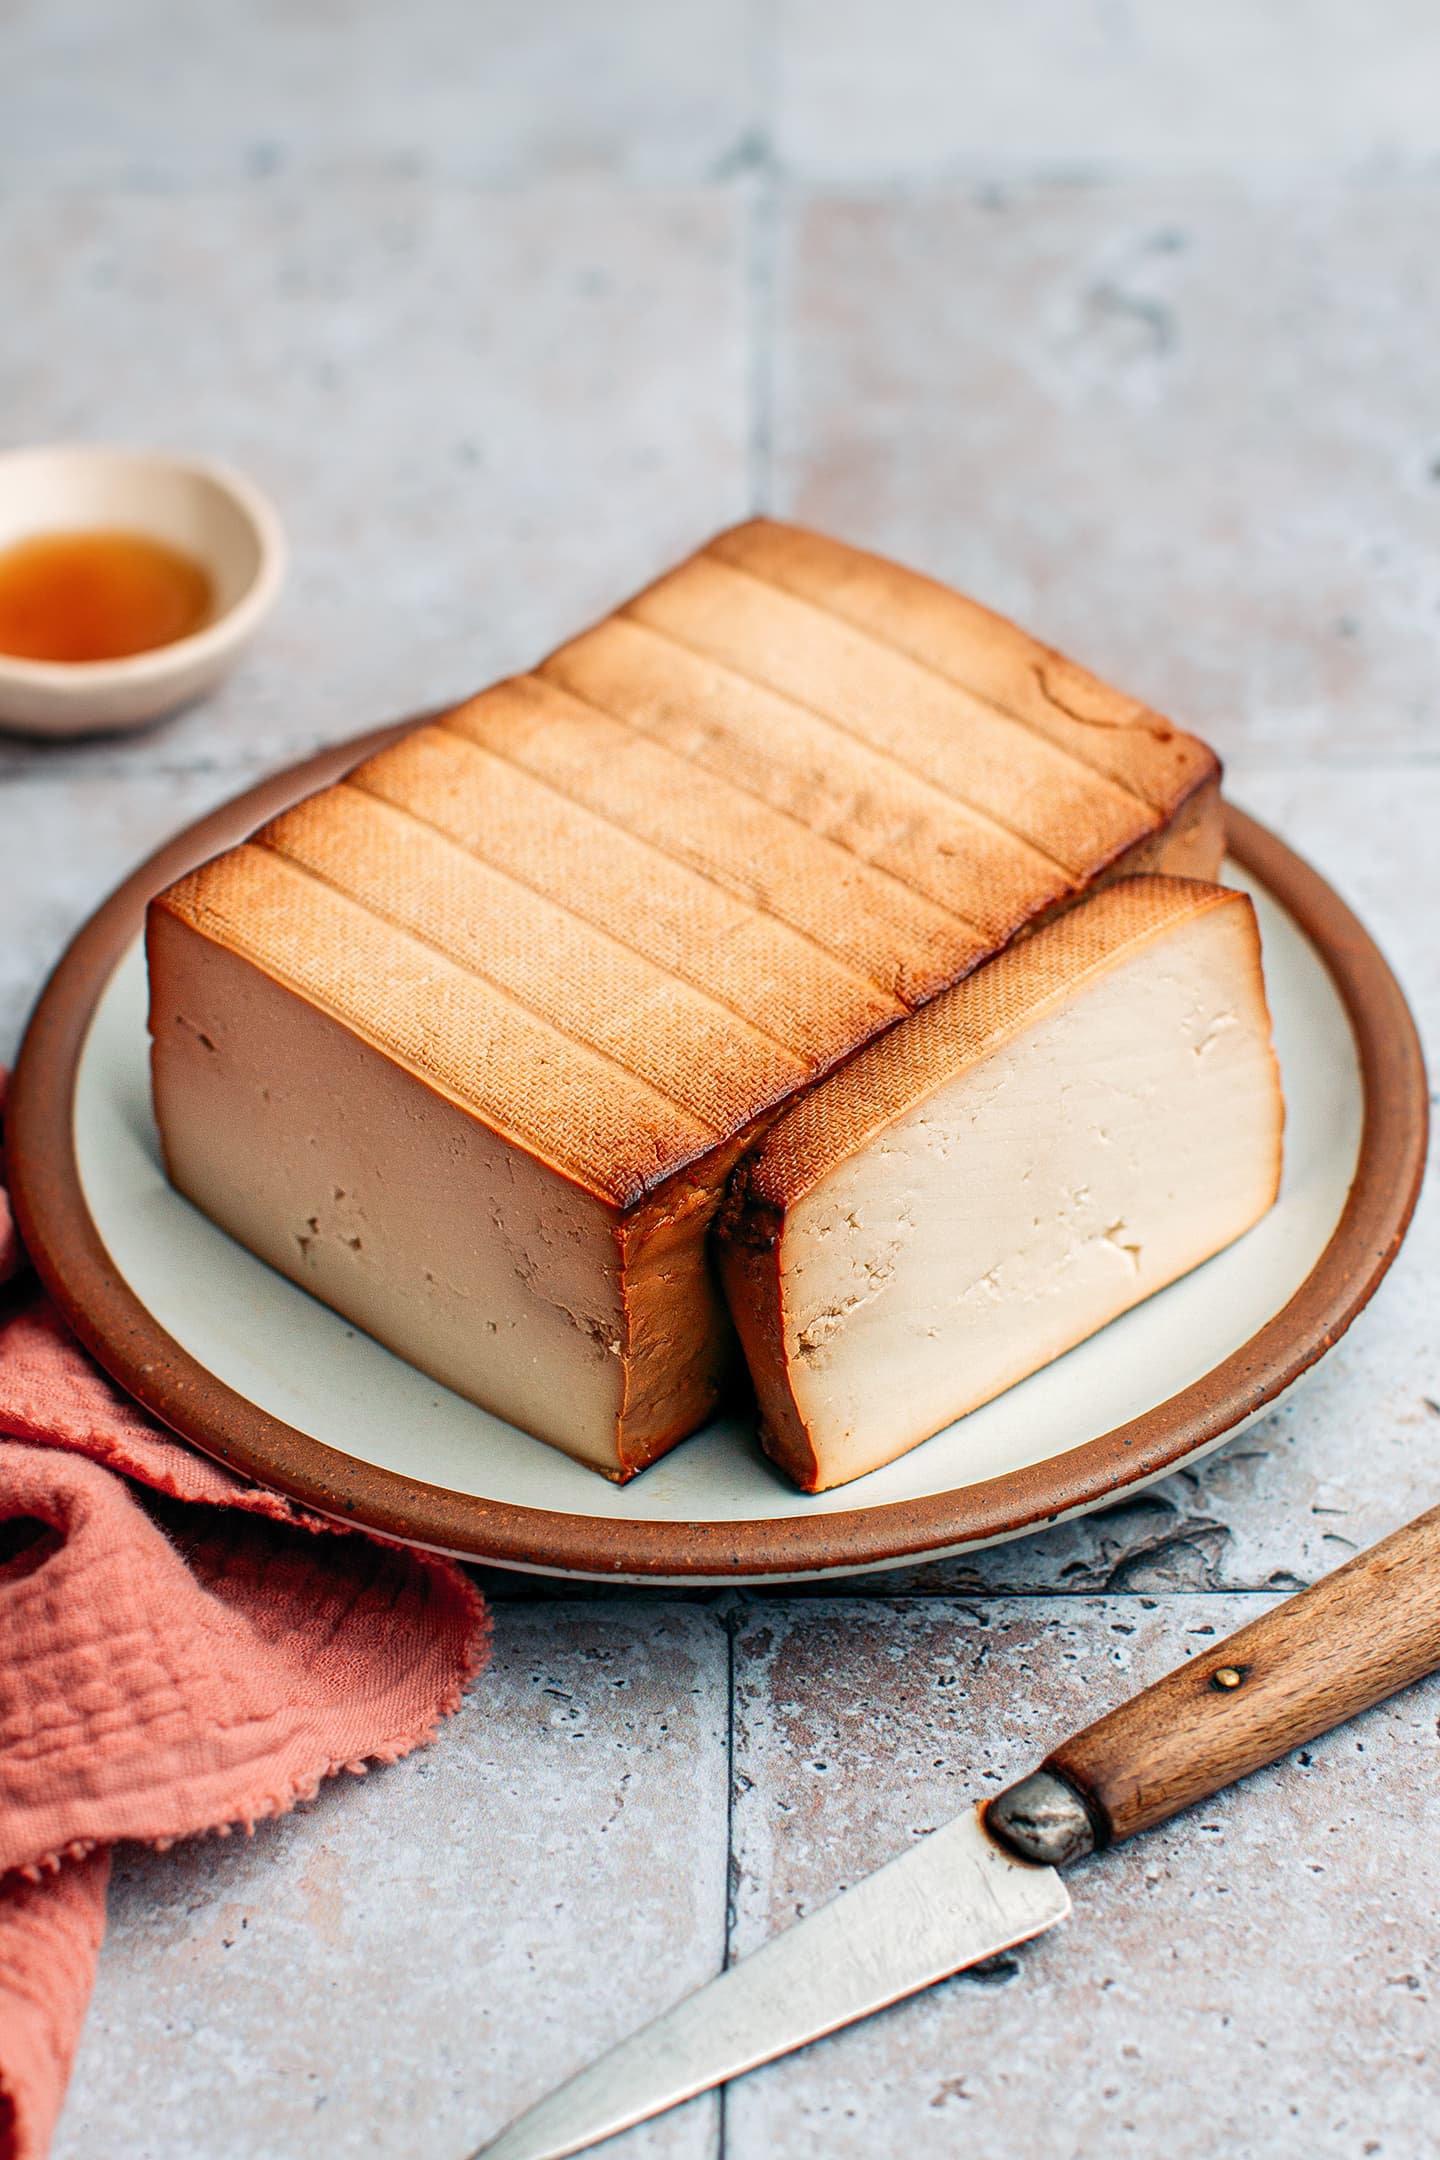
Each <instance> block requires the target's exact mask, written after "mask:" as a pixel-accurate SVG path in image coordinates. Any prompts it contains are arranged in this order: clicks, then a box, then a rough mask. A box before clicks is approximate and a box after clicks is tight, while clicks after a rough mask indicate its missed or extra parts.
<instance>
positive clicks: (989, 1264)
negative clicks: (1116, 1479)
mask: <svg viewBox="0 0 1440 2160" xmlns="http://www.w3.org/2000/svg"><path fill="white" fill-rule="evenodd" d="M1282 1118H1283V1111H1282V1107H1281V1103H1280V1098H1279V1091H1278V1087H1277V1084H1276V1075H1275V1066H1274V1059H1273V1055H1272V1052H1271V1049H1270V1036H1269V1017H1268V1013H1267V1011H1266V1007H1265V1002H1264V995H1263V990H1262V988H1261V984H1260V976H1259V971H1258V968H1257V966H1256V964H1255V955H1254V946H1253V929H1251V927H1250V917H1249V914H1248V911H1242V910H1241V909H1240V908H1239V907H1233V908H1221V909H1216V910H1213V911H1211V912H1210V913H1208V914H1204V915H1201V916H1199V917H1198V918H1197V919H1193V920H1187V921H1185V922H1183V923H1182V924H1180V925H1179V926H1178V927H1177V928H1175V929H1174V930H1172V931H1170V932H1169V933H1168V934H1166V935H1164V936H1161V937H1159V938H1157V939H1155V940H1154V941H1152V942H1151V943H1150V944H1148V945H1146V946H1144V947H1142V948H1141V949H1140V951H1139V952H1138V953H1136V954H1134V955H1133V956H1127V957H1126V958H1125V959H1124V961H1123V963H1122V964H1118V965H1116V966H1115V967H1114V968H1113V969H1112V970H1111V971H1110V972H1108V973H1106V974H1103V975H1101V976H1100V977H1098V979H1093V980H1091V981H1090V982H1089V983H1087V984H1085V985H1084V986H1083V987H1082V988H1080V989H1079V990H1078V992H1077V994H1076V995H1075V996H1074V997H1073V998H1071V999H1069V1000H1067V1001H1066V1002H1064V1003H1062V1004H1060V1005H1059V1006H1054V1007H1051V1008H1050V1009H1048V1010H1046V1011H1044V1012H1043V1013H1042V1015H1041V1016H1040V1017H1039V1018H1038V1019H1037V1020H1036V1021H1035V1022H1034V1023H1033V1024H1032V1025H1030V1026H1028V1027H1026V1028H1025V1029H1024V1030H1023V1032H1021V1033H1020V1034H1018V1035H1016V1036H1015V1037H1013V1038H1012V1039H1011V1040H1009V1041H1007V1042H1005V1043H1003V1044H1002V1045H1001V1046H1000V1047H999V1048H997V1049H996V1050H995V1051H994V1052H993V1053H992V1054H991V1055H989V1056H987V1057H985V1058H983V1059H982V1060H981V1061H980V1062H979V1063H977V1064H973V1065H971V1066H969V1067H968V1068H967V1069H965V1070H962V1071H960V1072H958V1073H957V1074H956V1075H955V1076H954V1077H953V1078H952V1079H950V1080H948V1081H946V1082H945V1083H944V1084H942V1085H941V1086H940V1087H939V1088H938V1089H937V1090H936V1091H935V1092H934V1093H933V1094H931V1095H929V1096H927V1097H926V1099H924V1100H923V1101H920V1102H917V1103H915V1104H914V1105H913V1106H911V1107H910V1108H909V1109H907V1110H906V1111H905V1112H904V1113H903V1114H902V1115H900V1116H899V1117H897V1118H896V1120H895V1121H894V1122H893V1123H892V1124H891V1125H889V1126H888V1127H887V1128H886V1129H885V1130H884V1131H883V1132H881V1133H880V1134H879V1135H877V1136H875V1137H873V1138H872V1139H871V1140H869V1141H868V1142H867V1144H866V1145H864V1146H863V1147H862V1148H861V1149H860V1150H859V1152H858V1153H855V1154H853V1155H852V1156H850V1157H849V1158H848V1159H847V1160H844V1161H842V1162H840V1163H839V1164H838V1165H837V1166H836V1167H835V1168H834V1169H833V1170H831V1171H829V1172H828V1173H827V1174H825V1175H824V1176H822V1178H821V1179H820V1181H819V1182H818V1183H817V1184H816V1185H815V1186H814V1187H813V1188H812V1189H811V1190H810V1191H809V1192H808V1193H807V1194H805V1195H804V1196H803V1197H802V1198H801V1199H799V1200H798V1201H797V1202H795V1203H794V1204H793V1205H792V1206H791V1208H790V1209H789V1210H788V1211H787V1214H786V1218H785V1225H784V1230H783V1235H782V1245H781V1252H780V1283H781V1298H782V1324H783V1335H784V1367H785V1372H786V1375H787V1379H788V1385H789V1390H790V1393H791V1395H792V1396H793V1401H794V1408H795V1411H796V1412H797V1413H798V1416H799V1419H800V1421H801V1422H802V1424H803V1425H804V1427H805V1428H806V1429H807V1431H808V1434H809V1437H810V1441H811V1445H812V1447H813V1449H814V1452H815V1455H816V1460H817V1472H818V1474H817V1476H816V1479H815V1485H816V1489H821V1488H823V1487H825V1486H829V1485H836V1484H840V1483H843V1482H844V1481H845V1480H847V1479H849V1478H853V1477H857V1476H859V1475H860V1474H861V1473H862V1472H864V1471H867V1470H870V1469H873V1468H875V1467H876V1466H878V1465H879V1464H881V1463H884V1462H888V1461H890V1460H892V1459H893V1457H895V1456H896V1455H898V1454H900V1453H902V1452H903V1451H904V1450H905V1449H907V1448H909V1447H912V1446H914V1445H915V1444H916V1443H917V1442H918V1441H920V1440H923V1439H925V1438H927V1437H928V1436H929V1435H930V1434H931V1433H934V1432H937V1431H939V1430H940V1429H941V1428H942V1427H943V1426H945V1425H948V1424H949V1423H951V1422H952V1420H954V1419H955V1418H958V1417H961V1416H963V1415H964V1414H965V1413H966V1412H967V1411H969V1410H972V1409H975V1408H976V1407H977V1406H978V1405H979V1404H981V1403H984V1402H987V1401H988V1400H989V1399H990V1398H991V1397H992V1396H994V1395H998V1394H999V1393H1000V1392H1001V1391H1002V1390H1003V1389H1005V1388H1007V1387H1010V1386H1011V1385H1012V1384H1013V1383H1014V1382H1016V1381H1017V1380H1020V1379H1022V1378H1024V1377H1025V1376H1026V1375H1027V1374H1029V1373H1031V1372H1034V1371H1036V1370H1037V1369H1038V1368H1039V1367H1040V1366H1042V1365H1045V1364H1047V1363H1049V1361H1050V1360H1051V1359H1052V1358H1055V1357H1058V1356H1059V1355H1060V1354H1061V1352H1062V1351H1065V1350H1067V1349H1069V1348H1070V1347H1071V1346H1072V1345H1073V1344H1075V1343H1078V1342H1081V1341H1083V1340H1084V1339H1085V1337H1087V1336H1089V1335H1091V1334H1093V1333H1094V1332H1095V1330H1096V1329H1097V1328H1100V1327H1103V1326H1104V1325H1105V1324H1106V1322H1107V1321H1109V1320H1112V1319H1114V1318H1115V1317H1116V1315H1117V1314H1119V1313H1122V1312H1124V1311H1126V1310H1127V1309H1128V1308H1129V1307H1130V1306H1132V1305H1135V1304H1137V1303H1138V1302H1139V1301H1140V1300H1141V1299H1142V1298H1146V1297H1149V1296H1150V1295H1151V1294H1152V1292H1154V1291H1156V1290H1159V1289H1161V1288H1163V1287H1164V1285H1165V1284H1167V1283H1170V1282H1173V1281H1174V1280H1175V1279H1176V1277H1177V1276H1180V1275H1183V1274H1185V1273H1186V1272H1187V1271H1188V1270H1189V1269H1190V1268H1193V1267H1195V1266H1197V1265H1198V1264H1199V1263H1200V1262H1201V1261H1203V1260H1206V1259H1208V1258H1209V1257H1210V1256H1211V1255H1212V1254H1213V1253H1215V1252H1218V1251H1219V1250H1220V1249H1221V1248H1222V1247H1223V1246H1225V1245H1227V1244H1229V1243H1230V1242H1231V1241H1232V1240H1233V1239H1234V1238H1236V1237H1238V1236H1239V1235H1240V1234H1241V1233H1242V1232H1243V1231H1245V1230H1247V1229H1248V1228H1249V1227H1250V1225H1251V1224H1252V1223H1254V1222H1255V1221H1256V1220H1257V1218H1258V1217H1259V1216H1260V1215H1262V1214H1263V1213H1264V1212H1265V1210H1266V1209H1267V1208H1268V1207H1269V1205H1270V1204H1271V1201H1272V1200H1273V1198H1274V1195H1275V1189H1276V1183H1277V1177H1278V1166H1279V1154H1280V1137H1281V1123H1282Z"/></svg>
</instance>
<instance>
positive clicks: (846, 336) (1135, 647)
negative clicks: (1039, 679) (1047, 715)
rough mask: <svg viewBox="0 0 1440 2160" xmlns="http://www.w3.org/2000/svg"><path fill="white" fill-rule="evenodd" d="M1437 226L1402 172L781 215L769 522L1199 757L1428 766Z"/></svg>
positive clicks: (1437, 567) (1426, 198)
mask: <svg viewBox="0 0 1440 2160" xmlns="http://www.w3.org/2000/svg"><path fill="white" fill-rule="evenodd" d="M1437 210H1440V191H1437V188H1436V187H1435V186H1434V184H1420V183H1416V184H1413V185H1412V184H1408V183H1397V184H1395V185H1382V184H1376V185H1365V186H1355V187H1351V188H1341V187H1337V186H1334V185H1331V184H1328V183H1326V184H1317V185H1316V186H1314V187H1312V188H1308V189H1306V190H1304V191H1299V192H1297V191H1294V190H1291V189H1286V188H1279V187H1272V186H1267V185H1264V184H1262V183H1256V184H1255V185H1253V186H1250V185H1240V184H1235V183H1229V184H1226V185H1224V186H1213V185H1211V184H1209V183H1198V182H1196V183H1187V184H1180V183H1175V182H1170V183H1158V182H1135V183H1127V184H1123V185H1122V184H1116V185H1113V186H1099V187H1094V188H1086V187H1058V186H1051V187H1036V188H1022V189H1019V190H1011V189H1008V188H1004V187H995V186H991V187H985V188H977V189H972V190H969V191H951V192H948V193H941V194H937V195H930V196H924V197H920V198H918V199H915V198H900V199H896V200H860V201H856V200H853V199H845V198H839V199H835V198H831V197H819V198H812V197H802V198H801V199H800V200H798V201H797V202H796V203H795V204H794V205H793V208H792V209H791V211H790V213H789V214H788V215H787V216H786V217H785V218H784V220H783V223H782V228H781V240H780V247H779V258H778V262H779V267H778V285H777V299H776V308H777V321H778V323H779V326H780V337H779V344H778V348H777V351H778V359H777V367H776V387H775V440H776V445H777V451H776V460H775V471H774V484H775V492H776V500H777V503H778V505H779V506H780V508H781V509H782V510H786V511H791V512H793V513H794V514H795V515H796V516H798V517H800V518H801V519H803V520H808V521H809V522H810V523H813V524H816V525H819V526H821V527H824V528H832V529H834V530H836V531H838V532H841V533H844V534H845V535H847V536H853V537H854V538H856V539H860V540H868V542H869V543H870V544H871V545H873V546H876V547H879V548H880V549H882V550H883V551H886V552H889V553H892V554H895V555H898V556H900V557H901V558H902V559H904V560H907V561H909V562H912V563H916V564H918V565H920V566H922V567H924V568H926V569H929V570H932V571H934V572H935V573H937V574H938V575H940V576H942V577H946V578H950V579H952V580H954V581H955V582H957V583H959V584H960V585H962V586H963V587H965V588H966V589H968V590H971V591H973V592H975V593H976V595H977V596H978V597H980V598H981V599H984V600H987V601H989V602H990V603H991V604H992V605H993V606H996V607H999V608H1000V609H1001V610H1002V611H1004V612H1006V613H1008V614H1013V615H1015V616H1016V617H1017V618H1018V619H1019V620H1020V621H1021V622H1023V623H1025V624H1026V625H1027V626H1031V627H1034V628H1036V629H1038V630H1039V632H1040V633H1041V634H1042V635H1043V636H1044V637H1046V638H1047V639H1048V640H1050V641H1051V642H1052V643H1055V644H1058V645H1060V646H1061V647H1062V648H1064V649H1066V650H1068V651H1070V652H1072V653H1074V654H1075V655H1076V656H1077V657H1080V658H1083V659H1084V660H1085V661H1086V662H1087V664H1089V665H1090V666H1092V667H1094V668H1095V669H1096V670H1097V672H1099V673H1101V674H1105V675H1108V676H1109V677H1110V678H1111V679H1112V680H1114V681H1117V682H1119V683H1120V684H1122V685H1123V686H1124V687H1125V688H1126V689H1129V690H1132V691H1134V692H1135V693H1137V694H1138V695H1141V696H1144V697H1146V698H1148V699H1149V700H1150V701H1151V702H1152V703H1154V704H1155V705H1157V706H1158V707H1159V708H1160V709H1161V710H1162V711H1167V712H1169V713H1170V714H1171V715H1172V716H1173V717H1174V718H1175V719H1177V720H1179V721H1180V722H1182V724H1184V725H1186V726H1189V727H1193V728H1195V729H1196V730H1197V731H1198V732H1200V733H1201V734H1204V735H1205V736H1207V738H1209V739H1211V740H1213V741H1214V742H1215V744H1216V746H1217V748H1219V749H1220V750H1221V751H1222V752H1224V753H1229V752H1238V751H1239V750H1241V749H1262V750H1265V751H1267V752H1269V753H1273V754H1277V755H1281V754H1283V755H1286V756H1290V755H1294V754H1295V753H1296V752H1297V751H1300V750H1307V751H1320V752H1323V753H1325V754H1327V755H1334V756H1343V757H1347V758H1354V757H1361V756H1367V755H1371V754H1374V753H1377V752H1378V753H1395V752H1409V753H1416V752H1423V753H1426V754H1434V753H1436V752H1437V751H1440V693H1437V687H1436V686H1437V684H1440V665H1437V663H1440V554H1437V548H1436V542H1437V536H1440V408H1437V405H1436V401H1435V396H1434V385H1433V371H1432V369H1431V365H1430V359H1429V355H1430V353H1431V351H1432V349H1433V347H1434V343H1435V339H1436V336H1437V333H1440V257H1437V254H1436V251H1435V249H1434V247H1433V246H1432V244H1431V236H1432V234H1433V230H1434V226H1435V220H1436V215H1437ZM1382 383H1383V385H1384V387H1383V392H1382V391H1381V390H1380V388H1379V386H1380V384H1382Z"/></svg>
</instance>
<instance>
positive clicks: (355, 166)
mask: <svg viewBox="0 0 1440 2160" xmlns="http://www.w3.org/2000/svg"><path fill="white" fill-rule="evenodd" d="M749 26H750V24H749V10H748V8H747V6H746V5H744V4H741V5H738V6H737V5H733V4H730V0H626V4H625V6H624V7H623V8H619V9H613V10H606V11H604V12H601V11H598V10H596V9H595V8H593V7H590V6H587V5H586V4H585V0H548V4H547V5H546V6H544V7H525V6H521V5H519V4H517V0H480V4H478V5H477V4H475V0H409V4H408V5H407V6H405V7H403V8H400V7H394V6H390V5H387V4H386V0H259V4H258V5H256V6H253V7H246V8H232V7H227V6H225V5H224V4H223V0H220V4H216V0H189V4H187V0H123V4H121V5H117V6H100V7H97V6H96V5H95V4H94V0H10V5H9V6H8V7H7V9H6V10H5V12H4V14H3V15H0V34H3V36H4V38H5V41H6V45H7V48H8V51H9V54H10V72H9V87H8V94H6V92H5V90H4V89H3V88H0V112H3V114H4V119H5V124H4V126H3V127H0V182H3V183H4V184H7V185H15V186H21V187H26V188H34V187H45V186H49V187H73V186H77V185H78V186H101V187H115V186H121V187H137V186H138V187H183V188H187V189H189V188H193V187H195V186H197V185H204V184H209V183H216V182H225V181H232V180H239V179H249V180H255V181H264V180H266V179H269V178H271V177H273V176H290V175H299V176H311V175H317V176H324V177H331V176H334V175H336V174H354V173H373V172H397V171H398V172H415V173H423V174H425V175H427V176H434V177H441V178H447V179H459V180H466V181H473V180H483V181H501V182H505V183H507V184H513V183H515V182H517V181H524V180H527V179H534V178H536V177H537V176H547V175H548V176H554V175H556V174H572V173H573V174H577V175H583V176H585V177H586V178H590V179H614V178H620V179H626V180H633V181H645V182H654V181H676V180H680V181H685V180H694V179H704V178H708V177H710V176H711V175H712V174H714V173H716V172H721V173H723V172H724V171H725V170H727V169H728V168H729V167H730V166H731V165H732V164H733V163H734V161H735V160H736V159H737V157H743V152H744V142H745V136H746V130H747V128H748V126H749V123H750V113H751V102H752V88H751V63H750V57H749V43H748V37H747V32H748V30H749Z"/></svg>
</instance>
